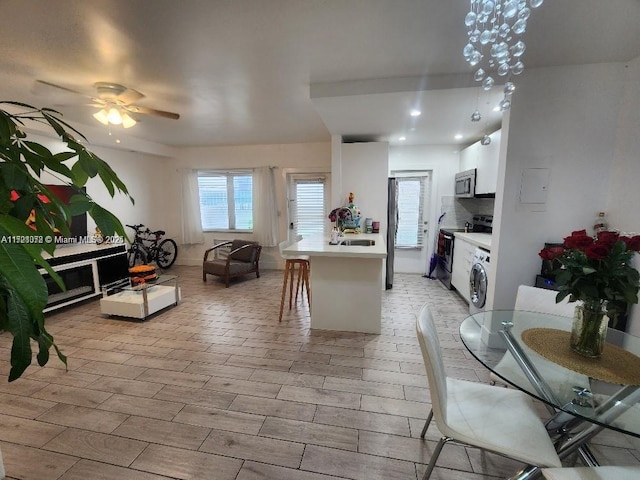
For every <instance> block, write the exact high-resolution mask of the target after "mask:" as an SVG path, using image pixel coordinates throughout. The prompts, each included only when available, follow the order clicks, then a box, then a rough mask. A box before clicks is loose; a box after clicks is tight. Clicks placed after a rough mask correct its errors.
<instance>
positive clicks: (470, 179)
mask: <svg viewBox="0 0 640 480" xmlns="http://www.w3.org/2000/svg"><path fill="white" fill-rule="evenodd" d="M455 192H456V197H460V198H473V197H474V196H475V194H476V169H475V168H473V169H471V170H465V171H464V172H460V173H456V189H455Z"/></svg>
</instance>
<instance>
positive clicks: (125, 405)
mask: <svg viewBox="0 0 640 480" xmlns="http://www.w3.org/2000/svg"><path fill="white" fill-rule="evenodd" d="M172 273H176V274H178V275H180V278H181V287H182V295H183V300H182V302H181V303H180V304H179V305H178V306H177V307H175V308H173V309H170V310H167V311H165V312H163V313H161V314H159V315H156V316H154V317H152V318H151V319H150V320H148V321H146V322H138V321H127V320H122V319H116V318H108V317H105V316H102V315H101V314H100V310H99V303H98V302H97V301H94V302H90V303H86V304H84V305H81V306H77V307H74V308H70V309H67V310H65V311H62V312H59V313H57V314H55V315H50V316H49V317H48V318H47V325H48V328H49V330H50V332H51V333H52V334H54V335H55V338H56V340H57V342H58V344H59V345H60V346H61V347H62V350H63V351H64V352H65V353H66V354H67V355H68V356H69V370H68V371H67V372H65V370H64V368H63V365H62V364H61V363H60V362H58V361H57V359H53V358H52V359H51V361H50V362H49V364H48V365H47V366H46V367H45V368H39V367H33V366H32V367H30V368H29V369H28V370H27V372H26V374H25V375H24V377H23V378H21V379H19V380H18V381H16V382H13V383H10V384H9V383H6V382H5V381H3V382H2V383H0V449H1V451H2V455H3V457H4V462H5V467H6V470H7V475H8V478H12V479H18V478H19V479H29V480H55V479H60V480H94V479H95V480H116V479H117V480H160V479H185V480H186V479H189V480H192V479H193V480H210V479H220V480H233V479H235V480H258V479H279V480H321V479H334V480H336V479H340V478H347V479H356V480H365V479H366V480H375V479H385V480H389V479H413V480H416V479H420V478H421V476H422V474H423V472H424V468H425V464H426V463H427V462H428V460H429V458H430V455H431V452H432V451H433V449H434V447H435V444H436V441H437V439H438V432H437V429H436V428H435V426H432V427H431V428H430V429H429V433H428V439H427V441H422V440H420V438H419V435H420V430H421V428H422V426H423V423H424V419H425V418H426V416H427V414H428V412H429V407H430V405H429V403H428V402H429V391H428V389H427V388H426V385H427V380H426V377H425V376H424V375H425V374H424V368H423V365H422V358H421V356H420V352H419V348H418V345H417V340H416V338H415V333H414V322H415V318H416V313H417V312H418V310H419V309H420V307H421V306H422V305H423V304H424V303H428V304H429V305H430V306H431V307H432V309H433V311H434V315H435V317H436V319H437V322H438V327H439V333H440V335H441V341H442V345H443V347H444V357H445V360H446V365H447V369H448V371H449V373H450V374H451V375H452V376H455V377H458V378H463V379H468V380H472V381H481V382H486V381H488V376H487V372H486V371H485V370H484V369H483V368H482V367H481V366H480V365H479V364H478V363H477V362H476V361H475V360H473V359H471V358H469V356H468V354H467V353H466V351H465V350H464V348H463V347H462V345H461V344H460V341H459V338H458V334H457V329H458V325H459V323H460V321H461V320H462V319H463V318H464V317H465V316H466V311H467V309H466V308H465V304H464V303H463V302H462V301H461V300H460V299H459V298H458V297H457V295H456V294H455V293H453V292H450V291H447V290H445V289H444V288H443V287H442V285H441V284H440V283H439V282H437V281H435V280H429V279H425V278H422V277H420V276H413V275H396V279H395V283H394V288H393V290H391V291H389V292H386V293H385V294H384V301H383V309H384V312H383V332H382V335H379V336H378V335H364V334H359V333H340V332H321V331H310V329H309V313H308V310H307V309H306V308H305V306H304V305H303V303H302V302H299V304H298V306H295V307H294V308H293V310H291V311H290V312H289V311H287V309H286V308H285V316H284V318H283V322H282V323H280V324H279V323H278V320H277V319H278V312H279V306H280V289H281V286H282V272H279V271H265V272H263V275H262V277H261V278H260V279H255V277H247V278H246V279H243V280H237V281H235V282H233V284H232V286H231V287H230V288H228V289H226V288H224V285H223V284H222V283H220V282H219V280H217V279H210V280H209V281H207V282H206V283H203V282H202V279H201V271H200V269H199V268H196V267H175V268H174V271H172ZM347 294H348V293H347V292H345V295H347ZM353 301H354V302H366V301H367V299H364V298H354V299H353ZM0 350H1V351H0V353H1V355H0V359H1V360H0V373H1V374H2V375H4V377H5V378H6V376H7V373H8V368H9V364H8V358H9V352H10V337H9V336H8V335H6V334H4V335H3V336H0ZM543 411H544V410H543V409H541V412H543ZM597 440H598V442H597V445H595V446H594V448H595V450H596V453H597V454H598V455H599V457H600V458H601V459H603V463H611V464H632V463H638V462H639V459H640V454H638V452H637V451H636V450H634V449H633V447H632V444H631V443H630V442H629V440H628V438H627V437H625V436H624V435H620V434H609V433H603V434H601V435H600V436H599V438H597ZM518 467H519V465H518V464H517V463H516V462H513V461H510V460H506V459H504V458H501V457H498V456H494V455H490V454H483V453H481V452H480V451H478V450H475V449H472V448H465V447H462V446H459V445H448V446H446V447H445V449H444V450H443V453H442V455H441V457H440V460H439V467H438V468H437V469H436V471H435V472H434V475H433V477H432V478H434V479H439V480H479V479H483V478H496V477H498V478H500V477H502V478H505V477H508V476H509V475H510V474H511V473H513V472H514V471H516V470H517V469H518Z"/></svg>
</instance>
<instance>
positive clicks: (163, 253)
mask: <svg viewBox="0 0 640 480" xmlns="http://www.w3.org/2000/svg"><path fill="white" fill-rule="evenodd" d="M177 256H178V245H176V242H174V241H173V240H171V239H170V238H167V239H166V240H163V241H161V242H160V245H158V258H157V261H158V266H159V267H160V268H169V267H170V266H171V265H173V263H174V262H175V261H176V257H177Z"/></svg>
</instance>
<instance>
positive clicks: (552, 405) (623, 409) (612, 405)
mask: <svg viewBox="0 0 640 480" xmlns="http://www.w3.org/2000/svg"><path fill="white" fill-rule="evenodd" d="M571 323H572V319H571V318H567V317H561V316H556V315H550V314H544V313H535V312H524V311H514V310H495V311H484V312H479V313H476V314H474V315H471V316H469V317H467V318H466V319H465V320H464V321H463V322H462V324H461V325H460V337H461V340H462V342H463V344H464V346H465V347H466V349H467V350H468V351H469V352H470V353H471V355H473V357H474V358H475V359H477V360H478V361H479V362H480V363H481V364H482V365H484V366H485V367H486V368H487V369H489V370H490V371H491V372H492V374H493V375H494V376H495V377H496V378H497V379H500V380H502V381H503V382H504V383H506V384H509V385H511V386H513V387H515V388H518V389H520V390H522V391H523V392H525V393H527V394H528V395H530V396H532V397H533V398H536V399H538V400H540V401H542V402H544V404H545V406H546V407H547V410H548V411H549V413H550V418H549V420H547V421H546V423H545V425H546V427H547V431H548V432H549V435H550V436H551V438H552V439H553V441H554V444H555V446H556V450H557V452H558V455H559V456H560V458H566V457H567V456H569V455H571V454H572V453H574V452H578V454H579V455H580V457H581V459H582V461H583V463H585V464H586V465H589V466H596V465H598V461H597V459H596V458H595V457H594V456H593V454H592V453H591V451H590V449H589V447H588V443H587V442H588V441H589V440H591V439H592V438H593V437H594V436H595V435H597V434H598V433H600V432H601V431H602V430H604V429H610V430H615V431H618V432H621V433H623V434H627V435H633V436H635V437H640V404H639V403H638V402H639V401H640V388H639V386H640V338H638V337H634V336H632V335H629V334H626V333H624V332H621V331H619V330H615V329H611V328H610V329H608V332H607V344H606V345H605V350H604V353H603V355H602V357H600V358H598V359H591V358H585V357H581V356H580V355H578V354H576V353H574V352H573V351H571V349H570V348H569V346H568V344H569V342H568V336H569V331H570V330H571ZM496 326H498V328H496ZM490 329H491V330H498V331H497V332H495V331H494V332H490V331H489V330H490ZM491 333H493V334H491ZM488 335H489V336H490V338H491V340H490V341H486V339H487V338H489V337H488ZM487 343H489V344H490V345H491V346H488V345H487ZM504 407H505V408H508V406H507V405H505V406H504ZM538 474H539V469H538V468H537V467H533V466H529V467H527V468H525V469H524V470H523V471H522V472H519V474H518V475H517V476H514V477H512V478H518V479H529V478H535V477H536V476H537V475H538Z"/></svg>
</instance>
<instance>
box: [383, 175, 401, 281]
mask: <svg viewBox="0 0 640 480" xmlns="http://www.w3.org/2000/svg"><path fill="white" fill-rule="evenodd" d="M387 192H388V197H387V199H388V203H387V278H386V280H385V288H386V289H387V290H389V289H391V288H392V287H393V260H394V252H395V247H396V232H397V230H398V181H397V180H396V179H395V178H390V179H389V185H388V189H387Z"/></svg>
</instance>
